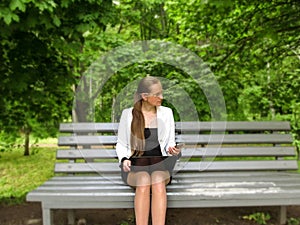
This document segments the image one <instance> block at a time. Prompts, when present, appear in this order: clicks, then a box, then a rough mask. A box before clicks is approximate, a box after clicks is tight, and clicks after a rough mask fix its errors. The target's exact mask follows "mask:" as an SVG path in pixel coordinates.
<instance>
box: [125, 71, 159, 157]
mask: <svg viewBox="0 0 300 225" xmlns="http://www.w3.org/2000/svg"><path fill="white" fill-rule="evenodd" d="M158 83H160V80H159V79H157V78H156V77H152V76H147V77H145V78H143V79H142V80H141V81H140V82H139V85H138V87H137V91H136V93H135V96H134V106H133V110H132V122H131V136H130V146H131V154H132V155H133V156H141V155H143V154H144V148H145V136H144V135H145V134H144V130H145V118H144V115H143V113H142V104H143V98H142V94H143V93H150V92H151V86H152V85H153V84H158Z"/></svg>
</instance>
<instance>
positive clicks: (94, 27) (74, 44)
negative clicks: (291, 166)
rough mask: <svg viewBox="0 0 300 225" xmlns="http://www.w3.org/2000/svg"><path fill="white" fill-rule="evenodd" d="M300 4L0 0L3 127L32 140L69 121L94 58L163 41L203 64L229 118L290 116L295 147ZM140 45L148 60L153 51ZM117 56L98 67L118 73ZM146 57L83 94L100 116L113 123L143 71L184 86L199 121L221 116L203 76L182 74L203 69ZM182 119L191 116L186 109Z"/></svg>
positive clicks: (281, 0)
mask: <svg viewBox="0 0 300 225" xmlns="http://www.w3.org/2000/svg"><path fill="white" fill-rule="evenodd" d="M299 9H300V4H299V1H297V0H276V1H259V0H254V1H245V0H238V1H230V0H224V1H217V0H178V1H172V0H167V1H163V0H143V1H138V0H120V1H114V2H113V1H112V0H103V1H96V0H87V1H79V0H63V1H60V2H57V1H39V0H32V1H27V0H12V1H5V2H3V3H1V6H0V26H1V28H2V29H1V33H0V79H1V81H2V83H1V84H2V85H1V86H0V95H1V98H0V105H1V106H3V107H2V109H1V112H0V127H1V133H3V132H4V133H7V134H11V135H12V136H14V137H15V138H17V137H22V135H23V134H30V133H32V132H33V133H35V136H36V137H46V136H50V135H52V136H55V134H56V131H57V127H58V124H59V123H60V122H62V121H70V120H71V110H72V106H73V105H74V106H78V105H79V106H82V107H81V108H89V106H90V105H89V104H91V103H90V102H80V100H79V99H78V98H76V100H77V102H75V103H74V104H73V100H74V99H73V98H74V90H76V88H77V87H78V86H77V85H78V84H79V82H80V81H81V80H82V81H83V82H82V83H83V85H82V86H80V87H79V89H82V90H84V91H86V90H88V88H89V87H90V86H89V84H88V82H87V81H89V75H88V73H89V72H86V71H88V68H89V66H90V65H91V64H92V63H94V62H95V61H97V59H98V58H99V57H101V56H103V55H104V54H106V53H107V52H109V51H110V50H113V49H115V48H117V47H118V46H121V45H123V44H125V43H128V42H132V41H137V40H152V39H160V40H162V41H166V42H167V41H169V42H173V43H176V44H179V45H181V46H184V47H185V48H187V49H189V50H190V51H192V52H194V53H195V54H196V55H197V56H199V57H201V58H202V59H203V61H204V62H205V63H206V65H208V66H209V67H210V69H211V70H212V71H213V73H214V76H215V77H216V79H217V82H218V84H219V86H220V87H221V90H222V94H223V96H224V99H225V103H226V111H227V115H226V116H227V119H228V120H283V119H284V120H289V121H291V124H292V128H293V135H294V137H295V145H296V146H298V149H300V147H299V139H300V131H299V129H300V128H299V127H300V124H299V123H300V122H299V115H300V113H299V112H300V105H299V97H300V96H299V94H300V93H299V90H300V88H299V84H300V80H299V72H300V67H299V65H300V49H299V41H300V36H299V33H300V28H299V27H300V16H299ZM144 47H145V48H143V50H145V51H146V50H147V51H149V52H150V56H151V57H152V55H151V54H153V53H155V51H156V52H159V49H150V50H149V49H147V46H144ZM173 50H174V49H169V50H166V52H165V54H164V55H169V58H168V57H165V58H162V61H163V60H166V61H167V60H170V59H171V58H172V57H174V51H173ZM134 51H136V49H135V48H133V49H132V52H131V53H129V54H133V55H134V54H135V53H134ZM177 53H178V52H176V51H175V54H177ZM118 54H119V58H118V59H117V60H116V61H114V60H112V59H106V60H108V61H107V62H108V63H107V64H109V65H111V68H104V65H99V67H101V68H102V69H103V68H104V69H107V71H110V70H111V71H115V70H114V69H115V68H118V66H119V65H120V64H119V62H120V61H122V60H124V59H126V57H127V56H128V55H126V54H127V53H125V52H120V53H118ZM151 57H150V58H149V60H148V61H147V62H145V61H143V62H137V61H135V62H131V63H130V65H126V66H125V67H124V68H122V69H118V70H116V71H115V74H114V75H113V76H111V77H110V79H109V80H107V81H106V82H105V85H104V86H103V87H98V90H99V89H101V92H97V91H96V92H95V93H93V95H92V96H89V97H90V98H91V99H92V104H94V106H93V107H94V109H93V110H95V112H96V117H95V118H96V120H97V121H112V120H113V121H117V120H118V118H119V112H120V111H121V109H123V108H124V107H127V106H129V105H131V103H132V96H126V98H123V99H121V96H120V95H121V94H120V93H122V94H124V92H125V90H126V88H128V89H129V88H132V87H133V86H132V87H130V86H129V84H131V83H132V82H134V81H136V80H137V79H138V78H141V77H143V76H145V75H146V74H151V75H157V76H160V77H163V78H166V79H168V80H170V84H172V85H173V87H174V90H184V91H185V92H186V93H187V94H188V95H189V97H190V99H192V102H193V104H194V105H195V108H196V109H197V113H198V116H199V119H200V120H211V119H212V114H215V115H218V118H221V116H219V114H222V112H221V111H220V109H219V108H218V107H215V108H216V109H215V108H212V107H211V106H210V105H209V98H214V97H216V95H217V94H215V95H214V94H211V95H209V96H207V90H208V89H210V88H211V86H210V84H209V82H202V83H201V85H200V86H199V85H198V84H199V82H201V79H200V81H199V79H194V78H192V77H190V76H188V73H187V72H191V73H192V74H197V73H198V74H200V75H199V77H201V76H202V73H203V71H205V68H200V69H198V71H197V70H193V71H181V69H180V67H177V65H170V64H168V63H163V62H158V61H155V60H154V61H153V58H151ZM176 57H177V61H176V62H177V63H178V65H180V63H182V62H192V60H191V59H190V58H189V57H186V55H184V54H179V53H178V55H177V56H176ZM109 60H112V61H109ZM98 78H99V79H98V81H97V82H95V84H96V85H97V84H101V82H102V81H103V80H104V79H105V78H104V77H101V74H100V75H99V77H98ZM206 81H207V80H206ZM204 83H205V84H204ZM166 88H167V89H168V88H169V90H166V93H165V95H166V101H165V103H164V104H165V105H167V106H170V107H172V108H173V109H174V110H175V118H176V120H178V119H179V117H180V116H179V115H178V114H177V112H176V109H175V108H176V107H174V103H173V102H172V100H171V99H169V100H168V99H167V98H168V95H169V96H170V95H172V97H174V99H177V100H178V101H177V102H178V103H180V104H182V105H184V102H183V103H181V101H182V100H181V99H182V96H181V95H180V94H179V91H178V92H172V91H171V90H172V89H171V87H168V86H167V87H166ZM93 90H94V89H93ZM96 90H97V88H96ZM130 93H132V92H130V91H129V90H128V91H127V94H128V95H129V94H130ZM124 97H125V95H124ZM85 98H86V96H85ZM216 105H217V104H216ZM78 108H80V107H74V110H75V113H76V114H77V116H78V115H79V114H82V118H78V120H79V121H85V120H87V119H89V118H88V114H89V112H83V113H81V112H78V111H77V110H78ZM187 108H188V107H187ZM73 113H74V112H73ZM185 115H187V118H192V116H193V115H192V113H191V112H189V111H188V109H186V111H185ZM78 117H79V116H78ZM223 118H224V117H223ZM73 119H75V118H73Z"/></svg>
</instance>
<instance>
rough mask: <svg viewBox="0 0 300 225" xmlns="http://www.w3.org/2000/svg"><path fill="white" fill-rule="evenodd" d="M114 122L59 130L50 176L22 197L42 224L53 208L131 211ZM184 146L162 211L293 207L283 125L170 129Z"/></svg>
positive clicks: (294, 184)
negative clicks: (36, 207)
mask: <svg viewBox="0 0 300 225" xmlns="http://www.w3.org/2000/svg"><path fill="white" fill-rule="evenodd" d="M117 127H118V124H117V123H64V124H61V125H60V132H61V136H60V137H59V139H58V145H59V146H60V147H61V149H58V151H57V163H56V164H55V173H57V175H55V176H54V177H53V178H51V179H50V180H49V181H46V182H45V183H44V184H42V185H41V186H40V187H38V188H37V189H35V190H33V191H31V192H30V193H28V194H27V201H35V202H41V204H42V211H43V224H44V225H50V224H52V221H53V218H52V217H53V213H52V212H53V209H69V214H68V220H69V224H74V218H75V217H74V209H91V208H98V209H101V208H106V209H113V208H133V199H134V192H133V190H132V189H131V188H129V187H128V186H126V185H125V184H124V183H123V182H122V180H121V178H120V168H119V163H118V160H117V158H116V153H115V149H114V147H115V144H116V140H117V136H116V135H117ZM176 141H177V142H180V143H185V146H184V148H183V149H182V157H181V158H180V160H179V161H178V163H177V164H176V167H175V171H174V175H173V181H172V184H171V185H169V186H168V187H167V196H168V208H201V207H202V208H203V207H205V208H208V207H248V206H279V207H278V208H279V211H278V212H279V217H278V218H279V219H280V224H284V223H285V222H286V220H287V218H286V211H287V208H286V206H289V205H300V174H299V173H297V172H296V171H297V169H298V164H297V156H296V151H295V148H294V147H293V146H292V141H293V140H292V136H291V133H290V125H289V123H288V122H177V123H176Z"/></svg>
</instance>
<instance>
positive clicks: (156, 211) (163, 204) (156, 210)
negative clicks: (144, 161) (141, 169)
mask: <svg viewBox="0 0 300 225" xmlns="http://www.w3.org/2000/svg"><path fill="white" fill-rule="evenodd" d="M151 181H152V185H151V187H152V205H151V215H152V224H153V225H164V224H165V220H166V212H167V192H166V185H167V184H168V183H169V181H170V174H169V172H168V171H154V172H152V174H151Z"/></svg>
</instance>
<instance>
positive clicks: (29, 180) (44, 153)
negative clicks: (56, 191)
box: [0, 147, 56, 204]
mask: <svg viewBox="0 0 300 225" xmlns="http://www.w3.org/2000/svg"><path fill="white" fill-rule="evenodd" d="M55 152H56V148H55V147H32V148H31V155H30V156H23V149H21V148H16V149H13V150H11V151H5V152H0V187H1V188H0V203H5V204H15V203H22V202H24V201H25V197H26V194H27V192H29V191H31V190H33V189H34V188H36V187H37V186H39V185H40V184H41V183H43V182H44V181H46V180H47V179H49V178H50V177H52V176H53V167H54V162H55Z"/></svg>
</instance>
